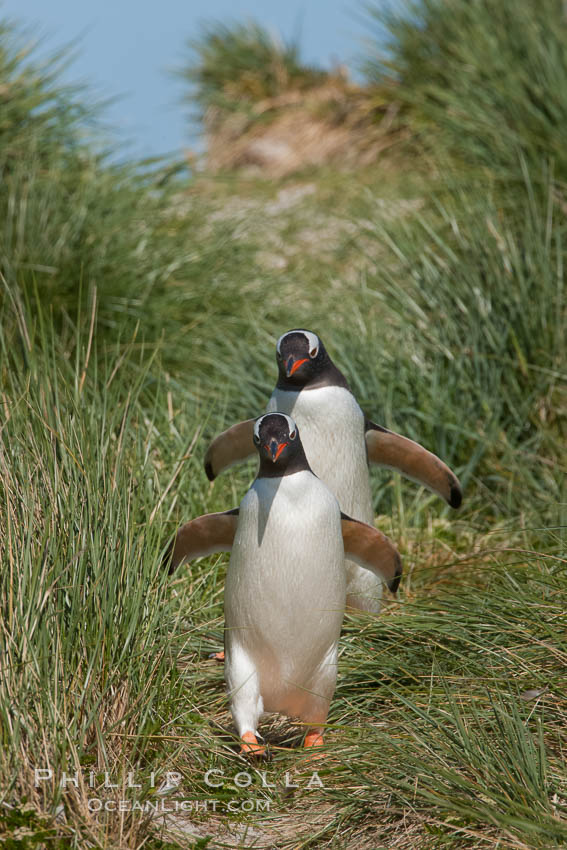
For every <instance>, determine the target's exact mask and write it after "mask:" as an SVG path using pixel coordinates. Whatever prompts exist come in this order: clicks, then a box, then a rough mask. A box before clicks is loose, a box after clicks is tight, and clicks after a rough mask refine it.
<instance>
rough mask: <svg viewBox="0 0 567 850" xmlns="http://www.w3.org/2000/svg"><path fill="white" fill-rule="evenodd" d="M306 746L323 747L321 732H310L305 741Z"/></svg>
mask: <svg viewBox="0 0 567 850" xmlns="http://www.w3.org/2000/svg"><path fill="white" fill-rule="evenodd" d="M303 746H304V747H322V746H323V736H322V735H321V733H320V732H308V733H307V735H306V736H305V741H304V743H303Z"/></svg>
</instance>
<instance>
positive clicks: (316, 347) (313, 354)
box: [309, 345, 319, 359]
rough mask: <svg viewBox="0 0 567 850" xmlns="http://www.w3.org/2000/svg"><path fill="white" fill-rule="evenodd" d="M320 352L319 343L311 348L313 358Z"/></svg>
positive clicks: (310, 353)
mask: <svg viewBox="0 0 567 850" xmlns="http://www.w3.org/2000/svg"><path fill="white" fill-rule="evenodd" d="M318 353H319V347H318V346H317V345H316V346H314V347H313V348H310V349H309V357H311V359H313V358H314V357H317V355H318Z"/></svg>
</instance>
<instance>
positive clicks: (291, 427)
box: [254, 413, 297, 443]
mask: <svg viewBox="0 0 567 850" xmlns="http://www.w3.org/2000/svg"><path fill="white" fill-rule="evenodd" d="M266 416H282V417H283V418H284V419H285V421H286V422H287V428H288V431H289V436H290V439H291V440H295V438H296V436H297V425H296V424H295V422H294V421H293V419H292V418H291V417H290V416H287V415H286V414H285V413H266V414H264V416H260V418H259V419H257V420H256V422H255V423H254V442H255V443H259V442H260V425H261V424H262V422H263V421H264V419H265V418H266Z"/></svg>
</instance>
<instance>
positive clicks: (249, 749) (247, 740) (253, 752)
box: [240, 732, 266, 758]
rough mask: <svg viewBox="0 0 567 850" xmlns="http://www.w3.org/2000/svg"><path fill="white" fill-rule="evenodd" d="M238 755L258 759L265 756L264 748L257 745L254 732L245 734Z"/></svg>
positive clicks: (261, 745)
mask: <svg viewBox="0 0 567 850" xmlns="http://www.w3.org/2000/svg"><path fill="white" fill-rule="evenodd" d="M241 742H242V743H241V745H240V755H243V756H252V757H253V758H260V757H262V756H264V755H265V754H266V748H265V747H264V746H263V744H259V743H258V738H257V737H256V735H255V734H254V732H245V733H244V735H243V736H242V738H241Z"/></svg>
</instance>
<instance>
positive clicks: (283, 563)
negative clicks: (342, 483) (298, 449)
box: [225, 472, 345, 716]
mask: <svg viewBox="0 0 567 850" xmlns="http://www.w3.org/2000/svg"><path fill="white" fill-rule="evenodd" d="M343 564H344V548H343V542H342V535H341V526H340V513H339V506H338V504H337V501H336V499H335V498H334V497H333V495H332V493H330V492H329V490H328V489H327V488H326V487H325V486H324V485H322V484H321V482H320V481H317V479H316V478H314V477H313V475H311V473H309V472H297V473H295V474H293V475H288V476H284V477H282V478H260V479H257V480H256V481H255V482H254V484H253V485H252V487H251V488H250V490H249V491H248V493H247V494H246V496H245V497H244V499H243V501H242V504H241V505H240V513H239V520H238V529H237V532H236V536H235V539H234V544H233V548H232V554H231V558H230V564H229V568H228V573H227V578H226V587H225V619H226V629H227V631H226V676H227V683H228V686H229V690H234V689H236V688H238V687H239V681H238V678H239V673H238V670H239V669H241V668H242V665H241V664H240V659H241V656H242V657H246V658H248V659H249V660H250V661H251V662H252V665H253V667H254V669H255V672H256V674H257V676H258V680H259V690H260V696H261V698H262V704H263V710H264V711H280V712H283V713H285V714H289V715H291V716H295V715H299V716H301V715H302V713H304V711H303V703H304V701H305V697H306V696H307V695H308V691H309V689H310V686H311V685H312V682H315V681H317V682H318V687H319V690H321V688H322V689H323V690H326V689H327V690H329V693H328V694H325V696H327V697H328V699H330V697H331V696H332V692H333V690H334V683H335V677H336V647H337V642H338V638H339V634H340V629H341V623H342V618H343V612H344V606H345V576H344V569H343ZM326 667H328V675H326V674H325V669H326ZM326 680H328V683H329V687H328V688H326V686H325V681H326ZM322 681H323V684H322V685H321V682H322ZM322 695H323V694H322Z"/></svg>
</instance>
